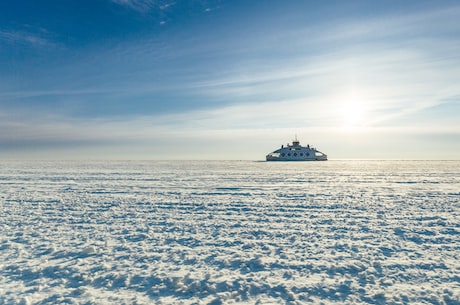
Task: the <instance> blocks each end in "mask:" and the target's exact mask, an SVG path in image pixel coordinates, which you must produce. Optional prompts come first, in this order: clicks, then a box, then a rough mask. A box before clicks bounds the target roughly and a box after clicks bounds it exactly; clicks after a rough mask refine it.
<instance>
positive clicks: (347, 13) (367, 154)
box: [0, 0, 460, 160]
mask: <svg viewBox="0 0 460 305" xmlns="http://www.w3.org/2000/svg"><path fill="white" fill-rule="evenodd" d="M459 15H460V3H459V2H458V1H270V0H269V1H238V0H237V1H225V0H220V1H219V0H213V1H207V0H200V1H198V0H196V1H194V0H190V1H175V2H174V1H155V0H91V1H85V0H80V1H52V0H44V1H21V0H18V1H2V0H0V130H1V133H0V158H3V159H21V158H27V159H105V158H107V159H249V160H261V159H264V157H265V154H267V153H268V152H270V151H272V150H274V149H276V148H278V146H280V145H281V144H285V143H287V142H289V141H291V140H292V139H293V138H294V136H295V135H297V137H298V138H299V139H300V140H301V143H302V144H307V143H309V144H312V145H314V146H316V147H317V148H318V149H320V150H321V151H323V152H325V153H327V154H328V155H329V157H330V158H331V159H339V158H378V159H380V158H382V159H459V158H460V123H459V122H460V121H459V117H460V19H459V18H458V16H459Z"/></svg>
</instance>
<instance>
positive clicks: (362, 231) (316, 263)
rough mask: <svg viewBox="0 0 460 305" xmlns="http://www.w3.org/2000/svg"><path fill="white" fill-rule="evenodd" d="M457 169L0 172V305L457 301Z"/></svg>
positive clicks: (77, 166) (51, 166) (127, 166)
mask: <svg viewBox="0 0 460 305" xmlns="http://www.w3.org/2000/svg"><path fill="white" fill-rule="evenodd" d="M459 199H460V162H459V161H327V162H307V163H284V162H280V163H277V162H275V163H270V162H248V161H227V162H221V161H212V162H204V161H189V162H185V161H183V162H177V161H176V162H159V161H156V162H23V161H21V162H19V161H18V162H11V161H9V162H3V163H2V165H1V168H0V216H1V217H0V304H214V305H217V304H306V303H308V304H388V303H389V304H407V303H417V304H460V219H459V215H460V205H459Z"/></svg>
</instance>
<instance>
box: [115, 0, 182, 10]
mask: <svg viewBox="0 0 460 305" xmlns="http://www.w3.org/2000/svg"><path fill="white" fill-rule="evenodd" d="M112 2H114V3H116V4H118V5H121V6H125V7H128V8H130V9H133V10H135V11H138V12H140V13H148V12H149V11H151V10H153V9H156V10H159V11H163V10H166V9H168V8H170V7H171V6H173V5H174V4H175V2H173V1H161V0H112Z"/></svg>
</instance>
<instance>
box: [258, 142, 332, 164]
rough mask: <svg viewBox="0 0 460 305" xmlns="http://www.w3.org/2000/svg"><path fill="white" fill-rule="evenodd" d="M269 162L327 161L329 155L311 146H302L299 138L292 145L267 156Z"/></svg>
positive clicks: (282, 147) (282, 146)
mask: <svg viewBox="0 0 460 305" xmlns="http://www.w3.org/2000/svg"><path fill="white" fill-rule="evenodd" d="M266 159H267V161H326V160H327V155H326V154H324V153H322V152H320V151H319V150H316V148H313V147H311V146H310V145H307V146H301V145H300V142H299V140H297V137H296V139H295V140H294V141H292V145H290V144H287V145H286V146H284V145H281V148H280V149H277V150H275V151H273V152H271V153H269V154H268V155H267V156H266Z"/></svg>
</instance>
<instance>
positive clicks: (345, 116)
mask: <svg viewBox="0 0 460 305" xmlns="http://www.w3.org/2000/svg"><path fill="white" fill-rule="evenodd" d="M340 116H341V118H342V126H343V127H344V128H346V129H356V128H359V127H362V126H363V125H364V121H365V105H364V104H363V102H362V101H361V100H360V99H358V98H356V97H351V98H348V99H346V100H344V101H343V103H342V107H341V109H340Z"/></svg>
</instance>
